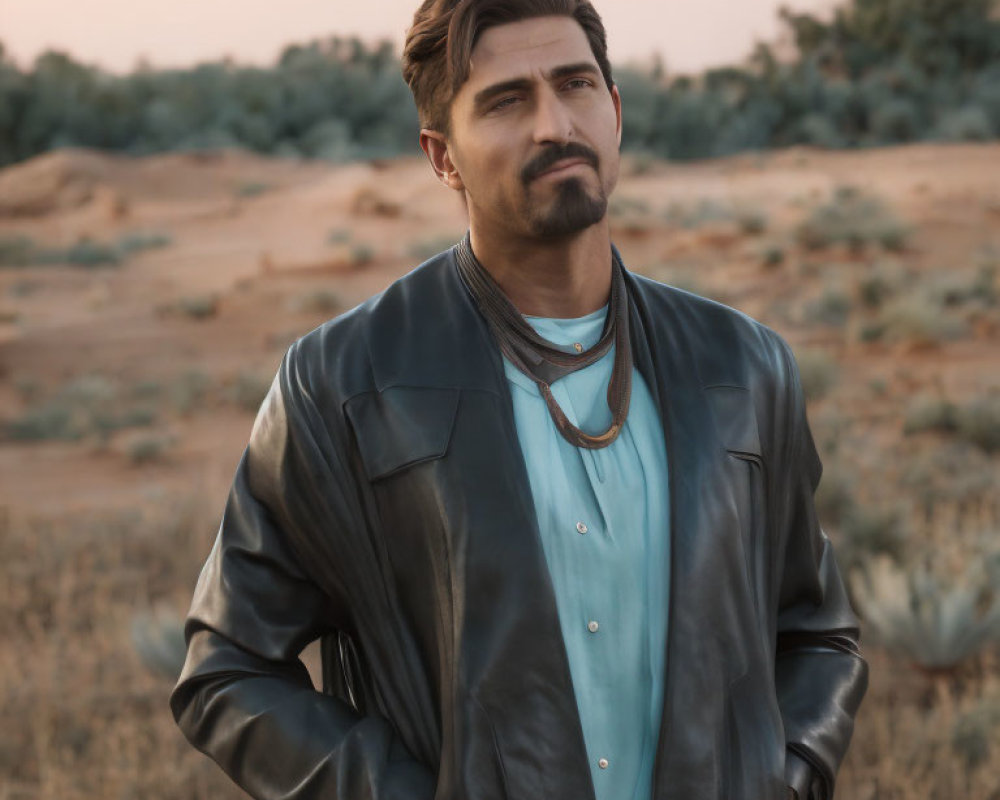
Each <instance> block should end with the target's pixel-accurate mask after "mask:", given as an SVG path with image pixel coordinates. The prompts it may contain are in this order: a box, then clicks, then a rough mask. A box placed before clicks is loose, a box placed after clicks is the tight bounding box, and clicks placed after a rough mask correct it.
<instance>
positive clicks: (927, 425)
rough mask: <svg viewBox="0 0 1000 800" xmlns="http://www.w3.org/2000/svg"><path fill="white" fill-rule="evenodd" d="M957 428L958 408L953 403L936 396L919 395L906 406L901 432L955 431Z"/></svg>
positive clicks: (908, 433)
mask: <svg viewBox="0 0 1000 800" xmlns="http://www.w3.org/2000/svg"><path fill="white" fill-rule="evenodd" d="M957 430H958V408H957V407H956V406H955V404H954V403H949V402H948V401H947V400H942V399H940V398H936V397H929V396H927V395H921V396H919V397H916V398H914V399H913V400H911V401H910V403H909V405H907V407H906V416H905V419H904V422H903V433H905V434H906V435H910V434H914V433H923V432H924V431H938V432H940V433H955V431H957Z"/></svg>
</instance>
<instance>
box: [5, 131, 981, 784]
mask: <svg viewBox="0 0 1000 800" xmlns="http://www.w3.org/2000/svg"><path fill="white" fill-rule="evenodd" d="M612 220H613V230H614V239H615V241H616V243H617V245H618V246H619V248H620V249H621V251H622V253H623V256H624V258H625V262H626V264H627V265H628V266H629V268H630V269H632V270H634V271H636V272H640V273H643V274H646V275H648V276H650V277H652V278H654V279H656V280H660V281H663V282H665V283H670V284H672V285H675V286H679V287H682V288H685V289H687V290H689V291H693V292H696V293H699V294H702V295H705V296H708V297H711V298H713V299H716V300H718V301H719V302H722V303H725V304H727V305H731V306H734V307H736V308H738V309H740V310H742V311H745V312H746V313H748V314H750V315H752V316H754V317H756V318H758V319H760V320H762V321H763V322H765V323H766V324H768V325H769V326H771V327H773V328H775V329H776V330H777V331H778V332H779V333H781V334H782V335H783V336H784V337H785V338H786V339H788V341H789V342H790V343H791V344H792V345H793V348H794V349H795V352H796V354H797V358H798V360H799V364H800V370H801V373H802V379H803V384H804V386H805V389H806V392H807V396H808V398H809V413H810V421H811V425H812V429H813V433H814V437H815V439H816V442H817V446H818V448H819V451H820V454H821V456H822V458H823V461H824V464H825V472H824V478H823V482H822V484H821V486H820V490H819V493H818V497H817V503H818V507H819V509H820V514H821V519H822V521H823V523H824V527H825V529H826V530H827V532H828V534H829V535H830V537H831V539H832V540H833V542H834V545H835V548H836V552H837V554H838V558H839V560H840V562H841V565H842V569H843V571H844V573H845V576H848V578H849V583H850V587H851V591H852V596H853V598H854V601H855V605H856V607H857V610H858V612H859V614H860V615H861V617H862V618H863V646H864V651H865V654H866V656H867V657H868V659H869V661H870V663H871V667H872V673H871V674H872V679H871V687H870V689H869V694H868V696H867V699H866V701H865V704H864V705H863V706H862V710H861V713H860V715H859V718H858V722H857V729H856V731H855V737H854V741H853V744H852V748H851V751H850V754H849V756H848V759H847V762H846V763H845V765H844V767H843V769H842V772H841V776H840V781H839V784H838V791H837V796H838V797H842V798H849V799H850V800H916V798H935V799H936V800H952V798H959V797H961V798H968V799H969V800H991V799H992V800H996V798H1000V752H998V751H997V747H998V742H1000V671H998V666H1000V647H998V640H1000V596H998V595H997V591H996V590H997V587H998V586H1000V535H998V534H1000V144H997V143H987V144H952V145H948V144H935V143H921V144H915V145H910V146H899V147H892V148H876V149H870V150H863V151H859V150H844V151H825V150H820V149H813V148H806V147H795V148H790V149H785V150H777V151H771V152H767V153H749V154H742V155H737V156H730V157H727V158H722V159H715V160H710V161H693V162H688V163H683V164H679V163H671V162H667V161H661V160H658V159H656V158H653V157H650V156H640V155H630V156H627V157H626V159H625V163H624V172H623V177H622V180H621V182H620V185H619V188H618V190H617V192H616V193H615V195H614V198H613V201H612ZM464 231H465V217H464V211H463V209H462V205H461V203H460V202H459V200H458V198H457V197H456V196H454V195H453V194H452V193H451V192H449V191H448V190H446V189H444V188H442V187H440V186H439V185H438V184H437V183H436V182H435V181H434V180H433V177H432V175H431V172H430V169H429V168H428V166H427V165H426V163H424V162H423V161H421V160H418V159H413V158H399V159H391V160H376V161H363V162H358V163H352V164H333V163H329V162H323V161H313V160H304V159H282V158H268V157H264V156H261V155H255V154H252V153H249V152H247V151H241V150H219V151H206V152H196V153H171V154H163V155H154V156H147V157H143V158H136V157H130V156H124V155H110V154H105V153H99V152H97V151H91V150H83V149H62V150H55V151H52V152H49V153H46V154H44V155H40V156H37V157H35V158H32V159H30V160H27V161H24V162H22V163H18V164H15V165H13V166H10V167H7V168H6V169H3V170H0V636H2V640H3V642H4V647H3V648H2V649H0V731H3V735H2V736H0V800H29V799H30V800H34V799H35V798H60V800H72V799H73V798H93V797H102V798H132V797H136V798H157V799H158V800H168V799H173V798H176V799H177V800H180V799H181V798H184V800H200V799H202V798H213V799H214V798H228V797H232V798H236V797H241V796H243V795H242V793H241V792H240V790H239V789H237V788H236V787H234V786H233V785H232V784H230V782H229V781H228V779H227V778H225V776H224V775H222V773H221V772H220V771H219V770H218V769H217V768H216V767H215V766H214V765H213V764H211V763H210V762H209V761H208V760H207V759H205V758H204V757H202V756H200V755H199V754H197V753H196V752H194V751H193V750H191V748H190V747H189V746H188V745H187V743H186V742H185V741H184V740H183V738H182V736H181V734H180V733H179V731H177V729H176V728H175V727H174V724H173V721H172V719H171V718H170V715H169V712H168V710H167V695H168V693H169V691H170V689H171V687H172V685H173V678H174V677H175V676H176V674H177V671H178V669H179V666H180V664H179V661H178V659H179V658H181V657H182V655H183V645H182V642H181V641H180V624H181V620H182V618H183V616H184V613H185V611H186V608H187V604H188V602H189V600H190V596H191V592H192V589H193V586H194V582H195V580H196V578H197V575H198V570H199V568H200V565H201V563H202V561H203V560H204V558H205V556H206V555H207V553H208V551H209V548H210V547H211V543H212V541H213V538H214V536H215V531H216V528H217V526H218V523H219V519H220V517H221V514H222V510H223V506H224V503H225V498H226V493H227V490H228V485H229V482H230V480H231V478H232V474H233V471H234V469H235V467H236V464H237V462H238V460H239V458H240V455H241V453H242V450H243V447H244V446H245V444H246V441H247V438H248V436H249V433H250V429H251V426H252V424H253V419H254V414H255V412H256V410H257V408H258V406H259V404H260V401H261V400H262V398H263V396H264V393H265V392H266V391H267V388H268V386H269V385H270V382H271V379H272V377H273V375H274V373H275V370H276V369H277V366H278V363H279V361H280V359H281V357H282V355H283V354H284V352H285V350H286V348H287V347H288V346H289V345H290V344H291V343H292V342H293V341H294V340H295V339H296V338H297V337H299V336H301V335H303V334H304V333H306V332H308V331H309V330H311V329H312V328H314V327H316V326H317V325H319V324H321V323H322V322H323V321H324V320H326V319H329V318H331V317H333V316H336V315H337V314H340V313H342V312H343V311H346V310H348V309H349V308H351V307H353V306H354V305H356V304H357V303H359V302H361V301H362V300H364V299H365V298H367V297H369V296H370V295H372V294H374V293H376V292H378V291H380V290H381V289H383V288H384V287H385V286H387V285H388V284H389V283H390V282H392V281H393V280H395V279H396V278H398V277H400V276H401V275H403V274H404V273H406V272H408V271H409V270H411V269H413V268H414V267H416V266H417V265H418V264H420V263H421V262H422V261H424V260H425V259H427V258H429V257H430V256H432V255H434V254H435V253H437V252H439V251H441V250H444V249H446V248H447V247H450V246H451V245H452V244H453V243H454V242H456V241H457V240H458V239H459V238H460V237H461V236H462V235H463V233H464ZM304 658H305V660H306V661H307V663H308V664H309V665H310V667H311V668H312V669H313V670H315V667H316V664H317V659H316V654H315V653H314V652H312V651H311V650H307V652H306V653H305V655H304ZM314 674H315V672H314Z"/></svg>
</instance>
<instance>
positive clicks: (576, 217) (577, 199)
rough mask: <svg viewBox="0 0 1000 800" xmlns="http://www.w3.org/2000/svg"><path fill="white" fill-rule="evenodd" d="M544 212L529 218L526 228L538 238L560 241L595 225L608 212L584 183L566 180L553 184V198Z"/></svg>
mask: <svg viewBox="0 0 1000 800" xmlns="http://www.w3.org/2000/svg"><path fill="white" fill-rule="evenodd" d="M545 205H546V207H545V208H544V209H538V210H537V213H533V214H531V215H530V220H531V223H530V227H531V229H532V231H533V232H534V233H535V235H537V236H540V237H542V238H563V237H568V236H573V235H574V234H577V233H581V232H583V231H585V230H586V229H587V228H590V227H592V226H593V225H596V224H597V223H598V222H600V221H601V220H603V219H604V217H605V216H606V215H607V213H608V200H607V197H606V196H605V195H604V194H603V193H598V194H596V195H594V194H591V192H590V191H588V189H587V188H586V187H585V186H584V182H583V181H581V180H580V179H579V178H577V177H568V178H566V179H565V180H562V181H560V182H559V183H558V184H557V185H556V195H555V197H553V198H552V199H551V200H549V201H548V202H547V203H546V204H545Z"/></svg>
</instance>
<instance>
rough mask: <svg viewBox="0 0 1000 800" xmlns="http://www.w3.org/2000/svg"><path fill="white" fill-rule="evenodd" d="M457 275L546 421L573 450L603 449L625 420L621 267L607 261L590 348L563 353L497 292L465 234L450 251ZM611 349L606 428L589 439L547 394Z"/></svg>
mask: <svg viewBox="0 0 1000 800" xmlns="http://www.w3.org/2000/svg"><path fill="white" fill-rule="evenodd" d="M456 254H457V256H458V259H457V261H458V268H459V275H460V276H461V277H462V280H463V282H464V283H465V285H466V287H467V288H468V289H469V292H470V293H471V294H472V297H473V299H474V300H475V301H476V304H477V305H478V306H479V310H480V311H481V312H482V313H483V316H485V317H486V321H487V322H488V323H489V326H490V329H491V330H492V331H493V335H494V336H495V337H496V339H497V342H498V343H499V345H500V350H501V352H502V353H503V354H504V355H505V356H506V357H507V359H508V360H509V361H510V362H511V363H512V364H513V365H514V366H515V367H516V368H517V369H518V370H520V371H521V372H523V373H524V374H525V375H527V376H528V377H529V378H531V379H532V380H533V381H534V382H535V384H536V385H537V386H538V390H539V392H541V395H542V398H543V399H544V400H545V405H546V406H547V407H548V409H549V414H550V415H551V417H552V421H553V422H554V423H555V426H556V429H557V430H558V431H559V433H560V435H561V436H562V437H563V438H564V439H565V440H566V441H567V442H569V443H570V444H572V445H574V446H575V447H582V448H585V449H588V450H600V449H601V448H604V447H607V446H608V445H610V444H611V443H612V442H614V441H615V439H617V438H618V435H619V434H620V433H621V431H622V427H623V426H624V425H625V420H626V418H627V417H628V409H629V401H630V399H631V395H632V345H631V340H630V337H629V322H628V289H627V287H626V286H625V275H624V268H623V267H622V265H621V263H620V262H619V260H618V258H617V257H615V256H613V257H612V265H611V302H610V303H609V305H608V316H607V319H606V320H605V322H604V331H603V333H602V334H601V338H600V340H599V341H598V342H597V344H596V345H594V347H592V348H591V349H590V350H587V351H586V352H583V353H567V352H565V351H564V350H560V349H559V348H557V347H555V346H553V345H552V343H551V342H548V341H547V340H545V339H543V338H542V337H541V336H539V335H538V334H537V333H536V332H535V329H534V328H532V327H531V326H530V325H529V324H528V323H527V322H526V321H525V319H524V317H523V316H521V313H520V312H519V311H518V310H517V308H515V306H514V304H513V303H511V302H510V300H509V299H508V298H507V296H506V295H505V294H504V293H503V290H502V289H501V288H500V286H499V285H498V284H497V282H496V281H495V280H494V279H493V276H492V275H490V273H489V272H488V271H487V270H486V268H485V267H484V266H483V265H482V264H480V263H479V259H477V258H476V256H475V254H474V253H473V252H472V244H471V241H470V238H469V234H468V233H467V234H466V235H465V237H464V238H463V239H462V241H461V242H459V244H458V246H457V248H456ZM612 345H614V347H615V362H614V368H613V369H612V372H611V380H610V382H609V383H608V396H607V398H608V408H609V409H610V411H611V427H609V428H608V430H607V431H605V432H604V433H602V434H600V435H598V436H592V435H591V434H588V433H586V432H584V431H582V430H580V428H578V427H576V426H575V425H574V424H573V423H572V422H570V421H569V419H568V418H567V417H566V414H565V413H564V412H563V410H562V409H561V408H560V407H559V403H557V402H556V399H555V398H554V397H553V396H552V388H551V386H552V384H553V383H554V382H555V381H557V380H558V379H559V378H562V377H564V376H566V375H569V374H571V373H573V372H576V371H578V370H581V369H584V368H585V367H589V366H590V365H591V364H594V363H596V362H597V361H599V360H600V359H601V358H603V357H604V356H605V355H606V354H607V352H608V350H610V349H611V346H612Z"/></svg>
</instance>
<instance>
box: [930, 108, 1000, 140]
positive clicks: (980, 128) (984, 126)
mask: <svg viewBox="0 0 1000 800" xmlns="http://www.w3.org/2000/svg"><path fill="white" fill-rule="evenodd" d="M996 135H997V131H996V130H995V129H994V127H993V121H992V120H991V119H990V116H989V114H987V113H986V111H985V110H984V109H982V108H980V107H978V106H964V107H962V108H957V109H952V110H949V111H946V112H944V113H943V114H942V115H941V118H940V119H939V120H938V123H937V125H936V126H935V128H934V131H933V136H934V137H935V138H938V139H942V140H944V141H948V142H986V141H989V140H991V139H994V138H996Z"/></svg>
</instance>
